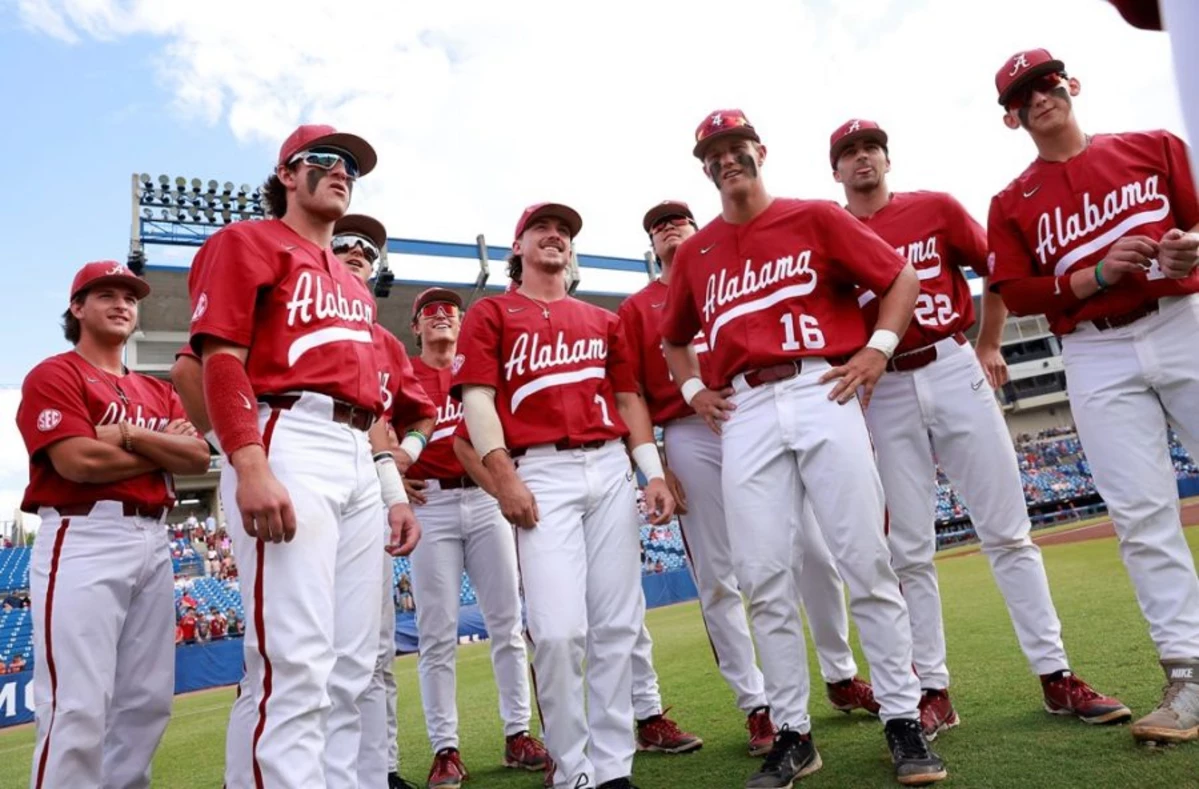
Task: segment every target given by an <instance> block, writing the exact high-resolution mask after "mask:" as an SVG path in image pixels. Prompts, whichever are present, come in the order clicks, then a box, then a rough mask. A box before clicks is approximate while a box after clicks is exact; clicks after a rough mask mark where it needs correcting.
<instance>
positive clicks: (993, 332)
mask: <svg viewBox="0 0 1199 789" xmlns="http://www.w3.org/2000/svg"><path fill="white" fill-rule="evenodd" d="M982 310H983V315H982V320H981V321H980V322H979V326H978V345H979V346H980V347H983V348H998V347H999V345H1000V343H1001V342H1002V341H1003V323H1004V321H1005V320H1007V307H1006V306H1004V303H1003V298H1002V297H1001V296H1000V295H999V294H998V293H993V292H992V291H991V288H990V282H989V281H988V280H986V279H984V280H983V297H982Z"/></svg>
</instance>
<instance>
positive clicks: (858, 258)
mask: <svg viewBox="0 0 1199 789" xmlns="http://www.w3.org/2000/svg"><path fill="white" fill-rule="evenodd" d="M904 263H905V261H904V259H903V258H901V257H900V256H899V255H898V254H896V252H895V250H894V249H892V248H891V247H890V246H889V245H888V244H887V243H886V242H885V241H883V240H882V239H881V238H879V237H878V236H877V235H875V234H874V233H873V232H872V231H870V230H869V229H868V228H867V227H866V226H865V225H863V224H862V223H861V222H859V221H858V220H857V219H855V218H854V217H853V216H852V215H851V214H850V213H849V212H848V211H846V210H845V209H844V208H842V207H841V206H839V205H837V204H836V203H832V202H830V201H827V200H791V199H785V198H775V200H774V201H773V202H772V203H771V204H770V206H769V207H768V208H767V209H766V210H765V211H763V212H762V213H761V214H759V215H758V216H756V217H754V219H753V220H751V221H750V222H747V223H745V224H743V225H734V224H730V223H729V222H726V221H725V220H724V219H723V218H722V217H717V218H716V219H713V220H712V221H711V222H709V223H708V224H707V225H705V226H704V227H703V229H701V230H700V231H699V232H698V233H696V234H695V235H694V236H692V237H691V238H689V239H687V240H686V241H685V242H683V245H682V246H681V247H680V248H679V251H678V252H676V253H675V261H674V275H673V276H672V277H671V279H670V286H669V287H668V288H667V292H666V307H665V308H664V309H663V312H662V322H661V329H662V336H663V337H665V338H666V339H667V340H669V341H670V342H671V343H673V344H675V345H683V344H685V343H689V342H691V340H692V339H693V338H694V337H695V335H696V334H698V333H699V332H700V331H701V330H702V331H703V332H704V335H705V336H706V337H707V340H708V347H709V349H710V350H709V354H710V360H709V363H710V364H711V367H712V376H713V378H714V379H716V380H718V381H720V382H721V383H727V382H729V381H731V380H732V378H733V377H734V376H736V375H737V374H738V373H743V372H746V371H748V370H756V369H760V368H763V367H769V366H771V365H775V364H780V363H783V362H787V361H790V360H792V359H795V358H797V357H802V356H834V357H835V356H843V355H845V354H850V353H854V352H856V351H858V350H860V349H861V348H862V346H864V345H865V344H866V324H865V321H864V320H863V316H862V310H861V308H860V307H859V306H858V301H857V295H856V287H857V286H862V287H865V288H869V289H871V290H874V291H875V292H878V293H881V292H883V291H885V290H887V289H888V288H889V287H890V286H891V283H892V282H893V281H894V280H895V277H896V276H898V275H899V272H900V271H901V270H902V269H903V267H904Z"/></svg>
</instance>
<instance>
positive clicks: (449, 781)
mask: <svg viewBox="0 0 1199 789" xmlns="http://www.w3.org/2000/svg"><path fill="white" fill-rule="evenodd" d="M466 778H467V773H466V766H465V765H464V764H462V757H461V756H459V755H458V749H457V748H442V749H441V750H440V751H438V752H437V754H436V755H435V756H434V757H433V766H432V767H430V768H429V780H428V782H427V785H428V789H460V787H461V786H462V782H463V781H465V780H466Z"/></svg>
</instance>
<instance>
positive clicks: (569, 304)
mask: <svg viewBox="0 0 1199 789" xmlns="http://www.w3.org/2000/svg"><path fill="white" fill-rule="evenodd" d="M458 350H459V353H458V355H457V356H456V357H455V358H454V364H453V367H452V371H453V378H452V380H451V383H452V387H451V392H452V393H453V395H454V396H455V397H457V398H459V399H461V395H462V387H463V386H465V385H472V384H473V385H476V386H490V387H493V388H494V389H495V391H496V407H497V410H498V411H499V414H500V422H501V423H502V424H503V426H504V438H505V441H506V442H507V445H508V448H509V449H524V448H526V447H531V446H537V445H539V444H558V443H566V444H570V445H578V444H583V443H588V442H591V441H599V440H609V439H615V438H623V437H624V436H626V435H627V434H628V432H629V430H628V428H627V427H626V426H625V423H624V420H623V419H621V418H620V414H619V413H618V412H617V410H616V397H615V393H616V392H639V391H640V387H639V386H638V384H637V381H636V379H634V378H633V374H632V368H631V366H630V365H629V353H628V349H627V347H626V345H625V340H624V334H623V332H622V331H621V328H620V318H618V317H617V316H616V315H615V314H613V313H611V312H609V311H608V310H605V309H603V308H602V307H596V306H595V305H592V304H588V303H586V302H583V301H579V300H578V299H575V298H571V297H567V298H565V299H561V300H559V301H553V302H549V303H543V302H540V301H534V300H533V299H531V298H529V297H527V296H525V295H523V294H521V293H518V292H512V293H504V294H502V295H498V296H489V297H488V298H485V299H483V300H482V301H480V302H477V303H476V304H475V305H474V306H472V307H471V308H470V311H469V312H467V314H466V320H465V321H463V324H462V335H461V337H460V338H459V340H458Z"/></svg>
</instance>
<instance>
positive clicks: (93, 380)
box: [87, 375, 100, 384]
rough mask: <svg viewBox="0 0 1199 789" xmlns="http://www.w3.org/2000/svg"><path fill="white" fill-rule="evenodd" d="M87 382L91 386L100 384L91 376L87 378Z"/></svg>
mask: <svg viewBox="0 0 1199 789" xmlns="http://www.w3.org/2000/svg"><path fill="white" fill-rule="evenodd" d="M87 382H88V383H89V384H98V383H100V382H99V381H98V380H96V379H95V378H92V377H91V376H90V375H89V376H88V377H87Z"/></svg>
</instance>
